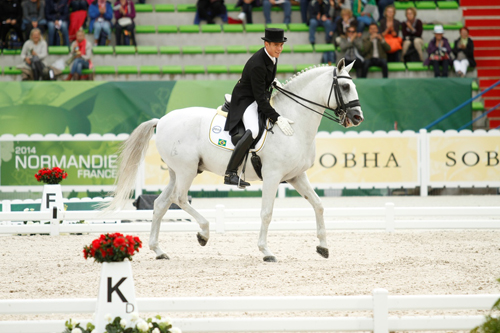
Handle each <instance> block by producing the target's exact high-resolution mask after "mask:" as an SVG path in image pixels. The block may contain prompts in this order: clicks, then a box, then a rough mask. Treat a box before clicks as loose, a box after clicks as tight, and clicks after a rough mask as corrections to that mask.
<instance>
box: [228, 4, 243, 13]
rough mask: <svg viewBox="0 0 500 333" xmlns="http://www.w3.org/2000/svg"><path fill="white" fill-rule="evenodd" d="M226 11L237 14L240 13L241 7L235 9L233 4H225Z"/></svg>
mask: <svg viewBox="0 0 500 333" xmlns="http://www.w3.org/2000/svg"><path fill="white" fill-rule="evenodd" d="M226 10H227V12H228V13H229V12H239V11H241V7H236V4H235V3H228V4H226Z"/></svg>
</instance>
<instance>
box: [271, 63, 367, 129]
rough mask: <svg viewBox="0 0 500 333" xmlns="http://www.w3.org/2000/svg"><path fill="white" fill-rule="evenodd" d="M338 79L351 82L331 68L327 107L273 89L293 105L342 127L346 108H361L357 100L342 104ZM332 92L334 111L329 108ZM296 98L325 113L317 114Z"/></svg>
mask: <svg viewBox="0 0 500 333" xmlns="http://www.w3.org/2000/svg"><path fill="white" fill-rule="evenodd" d="M339 78H340V79H349V80H352V78H351V77H349V76H337V68H336V67H334V68H333V81H332V86H331V87H330V94H329V95H328V102H327V104H328V106H325V105H322V104H319V103H316V102H313V101H311V100H308V99H306V98H304V97H301V96H299V95H296V94H294V93H292V92H291V91H288V90H285V89H283V88H280V87H278V86H276V87H275V88H276V90H278V91H279V92H280V93H282V94H283V95H285V96H286V97H288V98H290V99H291V100H292V101H294V102H295V103H297V104H300V105H302V106H303V107H305V108H306V109H308V110H310V111H312V112H314V113H317V114H319V115H320V116H322V117H325V118H327V119H329V120H332V121H334V122H336V123H339V124H341V125H344V124H345V118H346V115H347V108H351V107H355V106H361V104H360V103H359V99H356V100H352V101H349V102H348V103H344V99H343V98H342V94H341V93H340V88H339V82H338V79H339ZM332 92H335V100H336V102H337V107H336V108H335V109H333V108H331V107H330V99H331V97H332ZM296 98H297V99H300V100H302V101H304V102H307V103H310V104H313V105H316V106H319V107H322V108H325V112H323V113H321V112H318V111H316V110H314V109H312V108H310V107H309V106H307V105H304V104H302V103H301V102H299V101H298V100H297V99H296ZM327 111H331V112H333V114H330V113H327Z"/></svg>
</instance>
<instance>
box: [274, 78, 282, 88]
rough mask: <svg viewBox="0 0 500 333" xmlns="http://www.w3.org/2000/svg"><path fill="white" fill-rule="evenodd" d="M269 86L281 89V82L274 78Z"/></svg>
mask: <svg viewBox="0 0 500 333" xmlns="http://www.w3.org/2000/svg"><path fill="white" fill-rule="evenodd" d="M271 85H272V86H273V87H278V88H281V89H283V85H282V84H281V82H280V81H279V80H278V79H277V78H274V80H273V83H272V84H271Z"/></svg>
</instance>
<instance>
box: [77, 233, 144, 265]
mask: <svg viewBox="0 0 500 333" xmlns="http://www.w3.org/2000/svg"><path fill="white" fill-rule="evenodd" d="M141 247H142V241H141V240H140V239H139V237H136V236H130V235H127V236H124V235H123V234H120V233H118V232H117V233H114V234H104V235H101V236H100V237H99V238H97V239H94V240H93V241H92V244H90V245H88V246H84V247H83V257H84V258H85V259H88V258H94V260H95V261H97V262H101V263H102V262H119V261H123V260H125V258H127V259H129V260H132V256H133V255H134V254H135V253H136V252H139V249H140V248H141Z"/></svg>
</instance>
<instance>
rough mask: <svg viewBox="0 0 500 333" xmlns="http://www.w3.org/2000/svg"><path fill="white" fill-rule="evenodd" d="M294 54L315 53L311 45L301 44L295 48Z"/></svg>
mask: <svg viewBox="0 0 500 333" xmlns="http://www.w3.org/2000/svg"><path fill="white" fill-rule="evenodd" d="M293 52H294V53H307V52H313V47H312V45H311V44H299V45H294V46H293Z"/></svg>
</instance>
